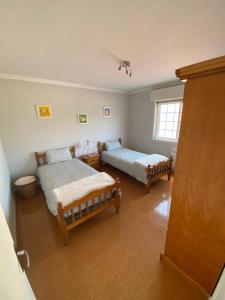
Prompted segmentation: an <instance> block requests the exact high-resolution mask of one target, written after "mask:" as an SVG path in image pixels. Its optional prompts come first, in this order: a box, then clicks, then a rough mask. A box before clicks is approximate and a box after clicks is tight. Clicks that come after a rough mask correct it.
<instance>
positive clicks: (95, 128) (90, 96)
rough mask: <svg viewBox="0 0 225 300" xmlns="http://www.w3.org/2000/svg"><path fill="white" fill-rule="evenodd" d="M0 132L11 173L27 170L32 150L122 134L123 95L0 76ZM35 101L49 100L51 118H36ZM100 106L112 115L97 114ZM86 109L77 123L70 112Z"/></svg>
mask: <svg viewBox="0 0 225 300" xmlns="http://www.w3.org/2000/svg"><path fill="white" fill-rule="evenodd" d="M0 90H1V96H0V103H1V109H0V136H1V138H2V143H3V145H4V148H5V152H6V157H7V161H8V164H9V169H10V173H11V175H12V176H13V177H17V176H20V175H25V174H27V175H29V174H33V173H34V171H35V167H36V164H35V160H34V155H33V152H34V151H42V150H46V149H49V148H54V147H61V146H66V145H72V144H74V143H75V142H77V141H82V140H84V139H89V140H92V141H98V140H99V139H100V140H107V139H112V138H118V137H121V138H122V140H123V141H124V143H126V138H127V124H128V123H127V115H128V102H129V99H128V95H125V94H118V93H109V92H101V91H94V90H84V89H78V88H72V87H62V86H55V85H49V84H42V83H32V82H25V81H16V80H7V79H0ZM35 104H51V106H52V110H53V118H52V119H45V120H43V119H38V118H37V115H36V111H35ZM103 106H111V107H112V117H111V118H104V117H103ZM79 112H83V113H88V116H89V124H88V125H78V124H77V117H76V114H77V113H79Z"/></svg>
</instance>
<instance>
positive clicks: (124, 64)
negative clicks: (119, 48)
mask: <svg viewBox="0 0 225 300" xmlns="http://www.w3.org/2000/svg"><path fill="white" fill-rule="evenodd" d="M124 69H125V74H126V75H128V76H129V77H131V76H132V70H131V63H130V62H129V61H127V60H121V61H119V67H118V70H119V71H121V70H124Z"/></svg>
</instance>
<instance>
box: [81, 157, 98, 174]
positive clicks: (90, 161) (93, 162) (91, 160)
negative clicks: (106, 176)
mask: <svg viewBox="0 0 225 300" xmlns="http://www.w3.org/2000/svg"><path fill="white" fill-rule="evenodd" d="M81 160H82V161H83V162H84V163H86V164H87V165H89V166H90V167H92V168H95V169H97V170H100V167H101V162H100V155H99V154H98V153H90V154H86V155H83V156H81Z"/></svg>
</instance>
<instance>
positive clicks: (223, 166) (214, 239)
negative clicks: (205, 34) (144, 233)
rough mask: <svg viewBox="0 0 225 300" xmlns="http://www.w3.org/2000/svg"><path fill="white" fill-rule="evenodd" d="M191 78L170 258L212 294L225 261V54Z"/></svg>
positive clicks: (191, 72)
mask: <svg viewBox="0 0 225 300" xmlns="http://www.w3.org/2000/svg"><path fill="white" fill-rule="evenodd" d="M176 75H177V77H179V78H180V79H182V80H183V79H185V80H187V81H186V83H185V90H184V105H183V114H182V121H181V129H180V138H179V143H178V150H177V160H176V171H175V178H174V184H173V190H172V199H171V209H170V216H169V224H168V232H167V238H166V245H165V253H164V256H165V257H166V259H167V260H168V261H170V262H172V263H173V264H175V265H176V266H177V267H178V268H179V269H180V270H182V271H183V272H184V273H185V274H186V275H187V276H189V277H190V278H191V279H192V280H194V281H195V282H196V283H197V284H199V285H200V286H201V287H203V288H204V289H205V291H207V292H208V293H209V294H212V293H213V291H214V289H215V286H216V284H217V281H218V279H219V277H220V274H221V272H222V270H223V267H224V264H225V56H223V57H219V58H215V59H212V60H208V61H205V62H201V63H198V64H195V65H191V66H188V67H185V68H181V69H179V70H177V71H176Z"/></svg>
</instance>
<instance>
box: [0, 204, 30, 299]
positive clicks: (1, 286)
mask: <svg viewBox="0 0 225 300" xmlns="http://www.w3.org/2000/svg"><path fill="white" fill-rule="evenodd" d="M0 240H1V243H0V299H7V300H15V299H17V300H33V299H35V296H34V294H33V291H32V289H31V287H30V284H29V281H28V279H27V277H26V274H25V272H23V271H22V269H21V267H20V264H19V262H18V259H17V256H16V254H15V251H14V243H13V240H12V237H11V234H10V231H9V228H8V225H7V223H6V219H5V216H4V214H3V211H2V208H1V206H0Z"/></svg>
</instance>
